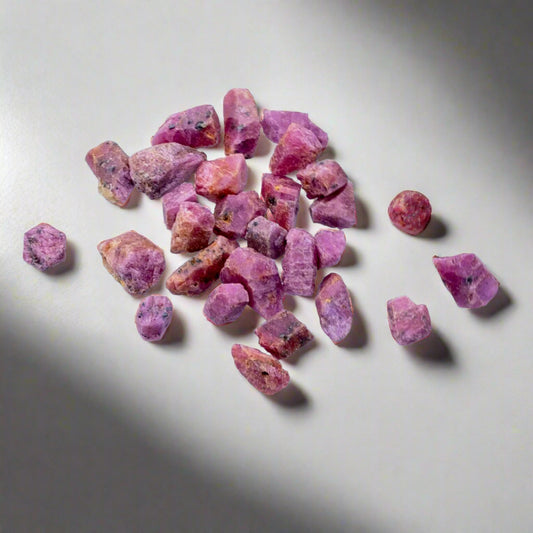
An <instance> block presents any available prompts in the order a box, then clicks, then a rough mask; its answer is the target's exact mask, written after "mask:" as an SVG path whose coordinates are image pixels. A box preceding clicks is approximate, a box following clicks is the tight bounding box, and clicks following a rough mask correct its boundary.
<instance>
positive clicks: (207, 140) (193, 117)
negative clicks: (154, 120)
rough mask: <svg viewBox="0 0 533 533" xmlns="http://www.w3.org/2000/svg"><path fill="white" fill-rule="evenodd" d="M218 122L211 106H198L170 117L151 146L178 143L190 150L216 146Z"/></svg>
mask: <svg viewBox="0 0 533 533" xmlns="http://www.w3.org/2000/svg"><path fill="white" fill-rule="evenodd" d="M219 142H220V121H219V119H218V115H217V112H216V111H215V108H214V107H213V106H212V105H209V104H206V105H199V106H196V107H192V108H190V109H186V110H185V111H180V112H179V113H175V114H173V115H170V117H168V118H167V119H166V120H165V122H164V123H163V124H162V126H161V127H160V128H159V129H158V130H157V132H156V134H155V135H154V136H153V137H152V145H155V144H162V143H179V144H183V145H184V146H190V147H191V148H201V147H208V146H217V144H218V143H219Z"/></svg>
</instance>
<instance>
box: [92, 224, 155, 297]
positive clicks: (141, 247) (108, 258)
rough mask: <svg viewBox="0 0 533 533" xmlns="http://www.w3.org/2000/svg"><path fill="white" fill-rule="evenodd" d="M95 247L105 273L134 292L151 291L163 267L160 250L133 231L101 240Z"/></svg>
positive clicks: (137, 293)
mask: <svg viewBox="0 0 533 533" xmlns="http://www.w3.org/2000/svg"><path fill="white" fill-rule="evenodd" d="M97 248H98V251H99V252H100V255H101V256H102V261H103V263H104V266H105V267H106V269H107V270H108V272H109V273H110V274H111V275H112V276H113V277H114V278H115V279H116V280H117V281H118V282H119V283H120V284H121V285H122V286H123V287H124V289H125V290H126V291H127V292H129V293H130V294H133V295H139V294H144V293H145V292H146V291H148V290H150V289H151V288H152V287H153V286H154V285H156V284H157V282H158V281H159V279H160V278H161V275H162V274H163V271H164V270H165V256H164V254H163V250H161V248H159V246H156V245H155V244H154V243H153V242H152V241H151V240H150V239H147V238H146V237H144V236H143V235H140V234H139V233H137V232H136V231H134V230H130V231H127V232H126V233H122V234H121V235H117V236H116V237H113V238H111V239H107V240H105V241H102V242H101V243H100V244H98V246H97Z"/></svg>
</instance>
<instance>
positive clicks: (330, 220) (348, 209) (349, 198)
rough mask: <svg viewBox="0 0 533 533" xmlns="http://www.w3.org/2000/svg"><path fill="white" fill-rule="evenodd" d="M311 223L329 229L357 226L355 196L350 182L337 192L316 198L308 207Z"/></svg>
mask: <svg viewBox="0 0 533 533" xmlns="http://www.w3.org/2000/svg"><path fill="white" fill-rule="evenodd" d="M309 211H310V213H311V219H312V220H313V222H316V223H318V224H323V225H324V226H329V227H330V228H351V227H352V226H355V225H356V224H357V213H356V209H355V195H354V190H353V185H352V184H351V182H350V181H348V183H347V184H346V185H345V186H344V187H343V188H342V189H341V190H340V191H338V192H336V193H334V194H332V195H330V196H327V197H326V198H318V199H317V200H315V201H314V202H313V203H312V204H311V206H310V207H309Z"/></svg>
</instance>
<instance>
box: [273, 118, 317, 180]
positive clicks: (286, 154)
mask: <svg viewBox="0 0 533 533" xmlns="http://www.w3.org/2000/svg"><path fill="white" fill-rule="evenodd" d="M323 150H324V148H323V146H322V145H321V144H320V141H319V140H318V139H317V137H316V135H315V134H314V133H313V132H312V131H311V130H308V129H307V128H304V127H303V126H300V125H299V124H295V123H292V124H290V125H289V127H288V128H287V131H286V132H285V133H284V134H283V136H282V137H281V139H280V140H279V144H278V145H277V146H276V148H275V150H274V153H273V154H272V157H271V158H270V171H271V172H272V174H276V175H278V176H283V175H284V174H289V173H291V172H294V171H296V170H300V169H302V168H304V167H306V166H307V165H308V164H309V163H312V162H313V161H314V160H315V159H316V158H317V157H318V155H319V154H320V153H321V152H322V151H323Z"/></svg>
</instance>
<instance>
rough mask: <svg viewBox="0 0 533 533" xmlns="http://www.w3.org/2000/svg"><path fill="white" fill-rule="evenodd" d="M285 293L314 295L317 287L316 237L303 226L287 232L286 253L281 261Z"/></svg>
mask: <svg viewBox="0 0 533 533" xmlns="http://www.w3.org/2000/svg"><path fill="white" fill-rule="evenodd" d="M281 265H282V267H283V272H282V282H283V290H284V291H285V294H296V295H298V296H313V295H314V294H315V289H316V271H317V253H316V245H315V239H314V237H313V236H312V235H311V234H310V233H309V232H307V231H305V230H304V229H301V228H292V229H291V230H290V231H289V233H287V244H286V246H285V254H284V256H283V259H282V261H281Z"/></svg>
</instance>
